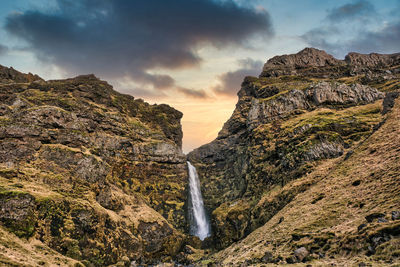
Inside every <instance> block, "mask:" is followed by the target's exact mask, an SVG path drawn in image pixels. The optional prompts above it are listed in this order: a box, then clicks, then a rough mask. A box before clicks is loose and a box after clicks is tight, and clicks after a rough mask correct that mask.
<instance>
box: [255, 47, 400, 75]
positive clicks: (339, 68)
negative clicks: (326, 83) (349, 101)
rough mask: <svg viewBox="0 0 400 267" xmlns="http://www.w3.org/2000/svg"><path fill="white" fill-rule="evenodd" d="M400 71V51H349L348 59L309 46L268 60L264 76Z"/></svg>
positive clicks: (388, 72)
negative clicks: (393, 52)
mask: <svg viewBox="0 0 400 267" xmlns="http://www.w3.org/2000/svg"><path fill="white" fill-rule="evenodd" d="M399 72H400V53H397V54H377V53H371V54H368V55H367V54H359V53H354V52H353V53H349V54H348V55H346V57H345V59H344V60H340V59H336V58H334V57H333V56H331V55H329V54H327V53H326V52H325V51H322V50H319V49H315V48H305V49H303V50H302V51H300V52H298V53H297V54H292V55H282V56H276V57H273V58H271V59H269V60H268V61H267V63H265V65H264V68H263V71H262V73H261V75H260V76H261V77H278V76H282V75H301V76H308V77H319V78H329V77H331V78H335V77H340V76H345V75H359V74H366V73H368V74H372V73H379V74H380V75H382V74H383V73H386V75H388V74H389V75H390V74H392V73H399Z"/></svg>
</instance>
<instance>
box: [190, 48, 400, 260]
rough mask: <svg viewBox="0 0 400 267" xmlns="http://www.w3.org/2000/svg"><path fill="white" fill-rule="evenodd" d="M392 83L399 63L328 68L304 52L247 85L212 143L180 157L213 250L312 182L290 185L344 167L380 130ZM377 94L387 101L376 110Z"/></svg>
mask: <svg viewBox="0 0 400 267" xmlns="http://www.w3.org/2000/svg"><path fill="white" fill-rule="evenodd" d="M399 74H400V57H399V54H393V55H379V54H371V55H361V54H355V53H350V54H349V55H348V56H347V57H346V59H345V60H337V59H335V58H333V57H332V56H330V55H328V54H326V53H325V52H324V51H321V50H317V49H313V48H306V49H304V50H302V51H300V52H299V53H298V54H295V55H285V56H279V57H274V58H272V59H271V60H269V61H268V62H267V63H266V64H265V66H264V70H263V72H262V74H261V75H260V77H259V78H255V77H246V78H245V80H244V82H243V83H242V88H241V90H240V91H239V93H238V96H239V101H238V104H237V105H236V109H235V111H234V112H233V115H232V117H231V118H230V119H229V120H228V121H227V122H226V123H225V124H224V127H223V129H222V130H221V131H220V133H219V135H218V137H217V139H216V140H214V141H213V142H211V143H210V144H207V145H204V146H202V147H200V148H198V149H196V150H194V151H193V152H191V153H190V154H189V155H188V158H189V159H190V161H191V162H192V163H193V164H194V165H195V166H196V167H197V169H198V172H199V175H200V179H201V181H202V191H203V194H204V195H205V197H204V199H205V205H206V207H207V209H208V211H209V213H210V215H211V218H212V226H213V244H214V246H215V247H216V248H217V249H221V248H225V247H227V246H229V245H231V244H232V243H234V242H238V241H240V240H242V239H243V238H245V237H246V236H248V235H249V234H250V233H252V232H253V231H255V230H256V229H258V228H259V227H261V226H263V225H264V224H266V223H267V224H268V223H269V221H270V220H272V218H275V216H276V214H277V213H279V212H280V211H281V210H282V209H284V208H285V206H287V205H291V204H292V203H293V201H294V199H295V198H296V196H297V195H298V194H301V193H303V192H305V191H307V190H309V188H310V186H312V185H313V184H314V182H312V181H314V180H311V181H308V182H305V183H300V184H299V185H298V186H295V187H293V188H291V189H290V190H286V188H287V187H288V186H289V185H291V184H292V183H297V182H298V181H301V179H304V177H308V176H309V175H311V176H315V177H319V178H320V177H321V175H322V174H321V175H318V170H322V171H323V170H325V168H327V166H330V164H333V165H332V166H331V167H332V168H334V166H336V165H334V164H336V163H334V162H337V159H338V158H341V157H344V155H346V156H345V157H346V158H348V157H350V155H351V154H352V153H353V151H354V149H355V148H356V147H358V146H359V145H360V144H362V143H363V142H365V140H367V138H369V136H370V135H371V134H372V133H373V132H374V131H375V130H376V129H377V128H379V126H380V125H382V123H383V122H384V120H385V117H384V116H383V115H382V114H383V113H384V114H386V113H387V111H388V110H389V106H390V105H391V104H390V103H391V101H392V100H393V99H394V98H395V96H397V93H396V92H395V91H396V90H398V89H399V86H400V80H399V76H400V75H399ZM384 92H390V93H387V94H386V98H385V100H384V101H383V108H382V100H381V99H383V98H384V97H385V93H384ZM321 166H325V167H321ZM321 168H322V169H321ZM299 179H300V180H299ZM317 180H318V179H317ZM318 194H319V195H316V196H315V195H314V196H313V197H315V203H317V202H318V201H319V200H320V199H323V198H324V197H325V195H324V190H321V191H320V192H318ZM388 195H389V194H388ZM268 196H272V197H271V198H268ZM293 205H294V204H293ZM371 205H372V204H371ZM298 208H299V209H300V208H301V207H298ZM300 211H301V210H300ZM383 211H384V212H386V213H388V212H389V211H388V210H383ZM305 214H307V210H305ZM305 216H307V215H305ZM285 220H286V219H285ZM258 241H259V242H261V239H260V240H258ZM238 244H240V242H239V243H238ZM235 248H236V249H237V248H238V247H235ZM230 252H232V251H230ZM218 255H222V254H218ZM289 261H290V259H289ZM235 262H237V261H235Z"/></svg>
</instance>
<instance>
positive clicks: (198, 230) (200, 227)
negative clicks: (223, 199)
mask: <svg viewBox="0 0 400 267" xmlns="http://www.w3.org/2000/svg"><path fill="white" fill-rule="evenodd" d="M187 164H188V170H189V194H190V196H189V221H190V233H191V234H192V235H195V236H198V237H199V238H200V240H204V238H206V237H208V236H210V234H211V229H210V224H209V222H208V219H207V216H206V211H205V209H204V203H203V197H202V196H201V190H200V181H199V176H198V175H197V171H196V168H195V167H194V166H193V165H192V164H191V163H190V162H189V161H188V162H187Z"/></svg>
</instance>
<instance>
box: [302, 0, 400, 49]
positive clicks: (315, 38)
mask: <svg viewBox="0 0 400 267" xmlns="http://www.w3.org/2000/svg"><path fill="white" fill-rule="evenodd" d="M399 2H400V1H399ZM389 15H390V14H389ZM382 16H383V15H382V14H378V13H377V11H376V10H375V8H374V6H373V5H372V4H371V3H370V2H368V1H366V0H363V1H357V2H353V3H349V4H345V5H342V6H339V7H337V8H334V9H331V10H329V12H328V14H327V16H326V17H325V19H324V20H323V22H322V23H321V26H319V27H316V28H314V29H311V30H310V31H308V32H306V33H305V34H303V35H302V36H300V37H301V38H302V39H303V40H304V41H305V42H306V43H307V44H309V45H311V46H313V47H316V48H320V49H324V50H326V51H327V52H328V53H331V54H333V55H334V56H336V57H344V55H345V54H347V53H348V52H360V53H371V52H378V53H394V52H399V51H400V20H399V18H398V17H396V19H395V20H394V21H392V22H391V23H388V24H381V25H380V27H379V24H380V23H382V22H381V21H379V18H381V17H382ZM345 36H352V37H350V38H348V37H347V38H346V37H345Z"/></svg>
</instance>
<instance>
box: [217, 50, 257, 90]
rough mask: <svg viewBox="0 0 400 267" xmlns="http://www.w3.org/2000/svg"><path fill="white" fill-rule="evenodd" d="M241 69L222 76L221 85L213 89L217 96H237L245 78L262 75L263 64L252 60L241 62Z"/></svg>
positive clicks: (220, 77)
mask: <svg viewBox="0 0 400 267" xmlns="http://www.w3.org/2000/svg"><path fill="white" fill-rule="evenodd" d="M238 63H239V66H240V68H239V69H238V70H235V71H229V72H226V73H223V74H221V75H220V76H219V77H218V78H219V85H217V86H215V87H214V88H213V90H214V92H215V93H217V94H224V95H236V94H237V92H238V91H239V89H240V85H241V84H242V81H243V78H244V77H246V76H258V75H259V74H260V73H261V70H262V67H263V64H264V63H263V62H262V61H260V60H253V59H251V58H247V59H242V60H239V62H238Z"/></svg>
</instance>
